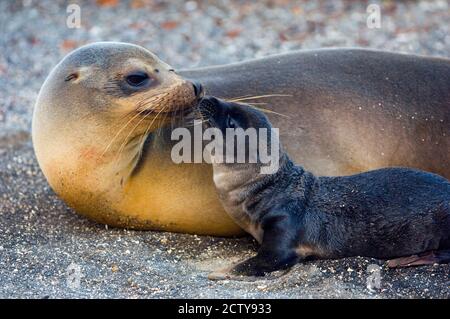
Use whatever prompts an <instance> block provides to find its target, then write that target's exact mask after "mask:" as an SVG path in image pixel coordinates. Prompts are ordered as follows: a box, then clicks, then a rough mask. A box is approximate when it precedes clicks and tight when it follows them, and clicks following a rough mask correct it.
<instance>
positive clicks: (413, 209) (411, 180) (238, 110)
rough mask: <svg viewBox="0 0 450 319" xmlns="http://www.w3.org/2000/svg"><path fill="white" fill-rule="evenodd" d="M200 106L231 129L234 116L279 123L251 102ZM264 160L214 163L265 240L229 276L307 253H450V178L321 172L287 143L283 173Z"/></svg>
mask: <svg viewBox="0 0 450 319" xmlns="http://www.w3.org/2000/svg"><path fill="white" fill-rule="evenodd" d="M200 110H201V112H202V114H203V116H204V117H205V118H207V119H208V122H209V124H208V126H212V127H217V128H219V129H220V130H222V132H223V133H224V135H225V134H226V130H225V129H226V128H227V127H228V126H229V125H230V123H231V125H232V126H233V127H241V128H243V129H247V128H249V127H254V128H257V129H258V128H267V129H270V128H271V124H270V122H269V121H268V119H267V118H266V116H265V115H264V114H262V113H261V112H260V111H257V110H255V109H254V108H251V107H249V106H246V105H242V104H237V103H229V102H225V101H221V100H218V99H215V98H213V97H209V98H205V99H204V100H203V101H202V103H201V104H200ZM304 151H305V152H307V151H308V150H304ZM260 166H261V164H260V163H257V164H228V163H227V164H224V163H223V164H217V163H215V164H214V163H213V168H214V180H215V183H216V187H217V191H218V194H219V196H220V199H221V201H222V204H223V205H224V207H225V209H226V210H227V212H228V213H229V214H230V215H231V216H232V217H233V218H234V219H235V221H236V222H237V223H238V224H240V225H241V226H242V227H243V228H244V229H246V230H247V231H248V232H249V233H251V234H252V235H253V236H254V237H255V238H256V239H257V240H258V241H259V242H260V243H261V247H260V249H259V252H258V254H257V255H256V256H255V257H252V258H250V259H248V260H245V261H244V262H241V263H239V264H238V265H236V266H235V267H233V268H232V269H231V270H230V271H229V272H227V275H226V276H231V275H249V276H250V275H253V276H261V275H264V274H265V273H268V272H271V271H275V270H279V269H286V268H288V267H290V266H292V265H294V264H295V263H297V262H299V261H302V260H305V259H307V258H342V257H349V256H367V257H374V258H381V259H389V258H398V257H402V256H408V255H416V254H421V253H424V252H426V253H425V254H421V255H417V256H412V257H408V258H398V259H396V260H394V261H391V265H393V266H405V265H419V264H428V263H439V262H441V263H445V262H449V261H450V183H449V181H447V180H446V179H444V178H443V177H440V176H438V175H435V174H431V173H427V172H423V171H419V170H415V169H408V168H385V169H379V170H374V171H370V172H365V173H361V174H357V175H352V176H343V177H316V176H314V175H313V174H311V173H309V172H307V171H305V170H304V169H303V168H302V167H300V166H296V165H295V164H294V163H293V162H292V161H291V160H290V159H289V157H288V155H287V154H286V153H284V152H283V151H282V149H280V165H279V170H278V171H277V172H276V173H274V174H271V175H261V174H260V173H259V167H260ZM216 278H217V277H216ZM219 278H220V276H219Z"/></svg>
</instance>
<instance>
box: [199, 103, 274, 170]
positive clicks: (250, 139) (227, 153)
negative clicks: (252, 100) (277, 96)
mask: <svg viewBox="0 0 450 319" xmlns="http://www.w3.org/2000/svg"><path fill="white" fill-rule="evenodd" d="M199 111H200V113H201V114H202V117H203V120H204V121H205V127H206V128H207V129H206V131H205V134H204V137H206V138H210V139H212V140H213V142H211V143H210V144H208V145H207V146H206V147H205V151H210V153H211V162H212V164H213V165H214V167H215V170H216V168H219V167H220V169H221V171H224V170H226V171H230V170H232V171H235V172H237V171H239V172H240V173H241V174H242V173H243V171H246V172H247V173H249V172H252V173H254V174H272V173H275V172H277V171H278V166H279V158H280V154H281V150H280V143H279V137H278V129H276V128H273V127H272V125H271V123H270V122H269V120H268V118H267V117H266V116H265V115H264V113H262V112H261V111H259V110H257V109H255V108H253V107H251V106H249V105H245V104H240V103H233V102H227V101H223V100H220V99H217V98H215V97H205V98H203V99H202V100H201V102H200V104H199ZM208 131H209V132H208ZM208 146H209V147H210V149H208Z"/></svg>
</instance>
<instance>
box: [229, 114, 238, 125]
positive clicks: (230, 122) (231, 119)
mask: <svg viewBox="0 0 450 319" xmlns="http://www.w3.org/2000/svg"><path fill="white" fill-rule="evenodd" d="M227 127H228V128H237V127H238V125H237V123H236V121H235V120H233V118H232V117H231V116H228V118H227Z"/></svg>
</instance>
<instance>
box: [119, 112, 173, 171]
mask: <svg viewBox="0 0 450 319" xmlns="http://www.w3.org/2000/svg"><path fill="white" fill-rule="evenodd" d="M164 108H165V107H163V108H162V109H161V110H160V111H159V112H158V113H157V114H156V116H155V118H154V119H153V121H152V123H151V124H150V125H152V124H153V122H154V121H155V120H156V118H157V117H158V115H159V114H160V113H161V112H162V110H164ZM145 111H148V109H144V110H142V111H141V112H139V113H138V115H139V114H142V112H145ZM150 114H153V113H152V112H149V113H147V114H145V116H144V117H142V118H141V119H140V120H139V121H138V122H137V124H136V125H135V126H134V127H133V128H132V129H131V130H130V132H129V133H128V135H127V136H126V137H125V138H124V140H123V142H122V144H121V145H120V148H119V153H118V155H117V157H116V163H118V161H119V159H120V156H121V154H122V152H123V150H124V148H125V145H126V144H127V140H128V138H129V137H130V136H131V134H133V132H134V131H135V130H136V128H137V127H138V126H139V125H140V124H141V123H142V122H143V121H144V120H145V119H146V118H147V117H148V116H149V115H150Z"/></svg>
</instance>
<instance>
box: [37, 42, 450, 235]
mask: <svg viewBox="0 0 450 319" xmlns="http://www.w3.org/2000/svg"><path fill="white" fill-rule="evenodd" d="M116 45H118V44H116ZM96 46H97V48H100V49H101V50H104V52H103V53H102V52H99V53H98V56H97V57H98V58H99V59H101V58H102V57H103V59H108V58H109V57H108V55H107V54H105V52H108V50H110V49H109V45H106V44H97V45H96ZM118 46H120V47H122V48H123V51H124V52H126V51H127V50H128V51H129V52H128V53H127V56H128V55H130V56H133V55H134V56H136V59H137V60H139V59H141V58H142V52H138V51H139V50H137V49H136V47H135V46H133V48H129V47H127V46H126V45H123V44H120V45H118ZM80 50H81V51H83V50H86V49H83V48H82V49H80ZM121 50H122V49H121ZM134 50H137V51H136V52H135V51H134ZM141 50H142V51H143V50H144V49H141ZM79 52H80V51H79ZM120 54H122V53H120ZM120 54H115V55H111V56H113V57H116V61H114V63H113V65H114V66H115V67H120V65H121V63H124V62H121V58H120V57H121V55H120ZM144 56H145V54H144ZM72 58H73V59H75V60H76V58H77V55H73V56H72ZM160 64H163V63H162V62H160ZM95 72H96V73H99V74H101V75H102V76H103V74H104V76H105V77H107V76H108V72H109V69H108V68H103V69H97V70H96V71H95ZM96 73H93V74H94V75H95V74H96ZM163 73H164V72H163ZM163 73H160V75H159V76H163ZM179 75H181V76H182V77H185V78H189V79H193V80H196V81H199V82H201V83H202V84H203V85H204V86H205V87H206V92H207V93H208V94H214V95H217V96H220V97H225V98H236V97H238V96H242V95H264V94H290V95H292V96H291V97H278V98H270V99H266V100H264V102H269V104H268V105H267V108H271V107H272V106H273V105H277V107H276V109H274V110H275V111H277V112H280V113H283V114H286V115H288V116H290V118H289V119H286V118H283V117H277V115H274V116H270V118H271V120H273V122H274V125H275V126H279V127H280V129H281V136H282V142H283V143H284V145H285V146H286V147H287V149H288V150H289V152H290V153H291V154H292V156H293V158H294V159H295V160H296V161H301V162H302V163H304V165H305V167H306V168H307V169H309V170H311V171H313V172H314V173H316V174H318V175H342V174H350V173H354V172H358V171H362V170H366V169H372V168H377V167H382V166H390V165H404V166H411V167H417V168H422V169H426V170H430V171H432V172H436V173H440V174H442V175H443V176H447V177H448V176H450V167H449V157H450V156H449V144H448V135H449V125H448V123H449V116H450V115H449V114H450V112H449V101H450V89H449V88H450V62H449V61H448V60H445V59H433V58H424V57H417V56H408V55H399V54H392V53H384V52H373V51H367V50H319V51H306V52H297V53H292V54H288V55H282V56H274V57H269V58H265V59H260V60H254V61H250V62H244V63H242V64H236V65H229V66H220V67H212V68H204V69H198V70H187V71H182V72H179ZM164 76H165V73H164ZM172 79H173V80H172ZM167 80H168V81H169V80H170V81H179V79H178V80H177V79H175V78H171V77H167ZM53 82H55V78H54V76H53V75H51V76H50V77H49V79H48V80H47V84H46V85H45V86H44V87H43V89H42V90H41V93H40V98H39V100H38V103H37V105H36V109H35V113H34V120H33V141H34V146H35V149H36V154H37V157H38V160H39V164H40V165H41V167H42V169H43V171H44V174H45V175H46V177H47V179H48V180H49V183H50V185H51V186H52V188H53V189H54V190H55V191H56V192H57V193H58V194H59V195H60V196H61V197H62V198H63V199H64V200H65V201H66V202H67V203H68V204H69V205H70V206H72V207H73V208H75V210H76V211H78V212H80V213H81V214H83V215H85V216H87V217H89V218H91V219H94V220H96V221H99V222H101V223H106V224H110V225H113V226H119V227H128V228H138V229H158V230H167V231H177V232H187V233H197V234H210V235H220V236H229V235H236V234H241V233H242V230H241V229H240V228H239V227H238V226H237V225H236V224H235V223H234V222H233V221H232V220H231V219H230V218H229V217H228V216H227V214H226V213H225V211H224V210H223V208H222V206H221V205H220V203H219V200H218V198H217V195H216V192H215V188H214V185H213V182H212V169H211V166H210V165H208V164H180V165H178V164H175V163H173V162H172V160H171V158H170V152H171V147H172V145H173V144H174V143H175V142H173V141H171V140H170V128H166V129H162V130H161V129H152V130H150V131H149V132H147V133H146V134H147V135H146V136H147V137H146V141H147V142H146V143H143V144H139V145H140V146H139V148H138V147H137V146H133V144H132V143H129V144H126V145H131V146H130V147H125V148H124V149H122V150H121V151H120V142H121V141H122V140H120V139H117V140H116V141H115V143H117V145H115V144H114V145H113V146H112V147H111V148H110V149H109V152H110V153H111V156H110V157H109V158H108V157H107V158H105V157H104V156H102V152H103V151H104V149H105V144H107V143H108V142H109V141H110V140H111V138H112V137H113V136H114V135H115V134H116V132H117V131H118V130H119V129H120V127H122V126H123V125H124V124H125V123H124V122H125V121H122V122H120V121H119V120H118V119H115V120H114V121H112V120H110V119H109V117H108V112H107V109H106V107H107V106H108V104H111V103H112V104H114V105H115V104H116V100H115V99H117V100H118V101H122V100H123V98H122V97H120V96H119V97H117V96H116V97H114V96H113V95H111V97H108V98H106V97H104V96H103V95H102V94H103V93H102V92H101V88H100V89H99V88H95V90H94V89H92V90H91V89H90V88H89V87H85V88H78V89H76V90H73V91H70V90H67V91H66V90H62V89H60V88H58V87H57V86H54V83H53ZM116 93H117V92H116ZM116 93H114V94H116ZM102 99H104V100H103V103H104V104H105V105H103V107H104V110H105V111H106V112H105V113H103V112H102V113H99V112H97V111H96V113H97V114H90V115H86V114H84V115H83V114H82V113H78V112H70V113H69V114H65V113H64V112H66V111H61V110H63V109H64V107H65V106H67V109H68V110H77V109H82V108H83V107H82V106H84V105H87V104H89V103H90V101H95V103H96V104H99V103H102ZM138 100H139V95H136V101H137V102H139V101H138ZM110 101H112V102H110ZM258 101H259V102H261V101H262V100H258ZM380 103H381V105H380ZM130 105H131V103H130ZM264 107H266V106H264ZM359 108H361V109H359ZM105 115H106V116H105ZM94 116H98V118H97V119H92V118H93V117H94ZM164 125H166V124H164V123H162V124H160V125H159V127H163V126H164ZM144 131H145V129H143V130H141V131H139V134H141V135H145V134H144ZM121 138H123V137H121ZM114 151H115V153H113V152H114ZM118 153H120V154H121V156H120V158H121V162H122V164H123V166H127V165H128V166H129V169H128V170H127V172H126V173H123V174H122V173H119V174H118V175H116V174H117V172H115V171H114V170H112V169H111V167H109V166H110V165H109V164H108V161H113V160H114V156H113V154H116V155H117V154H118ZM136 154H142V156H139V157H136ZM133 158H134V159H139V160H138V161H134V160H132V159H133ZM105 164H106V165H105ZM130 172H133V174H130ZM117 176H125V178H124V179H121V178H118V177H117Z"/></svg>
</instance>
